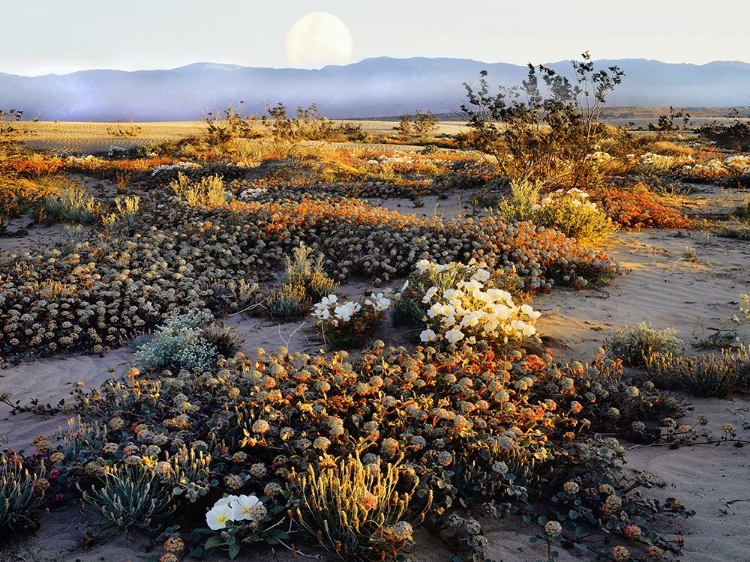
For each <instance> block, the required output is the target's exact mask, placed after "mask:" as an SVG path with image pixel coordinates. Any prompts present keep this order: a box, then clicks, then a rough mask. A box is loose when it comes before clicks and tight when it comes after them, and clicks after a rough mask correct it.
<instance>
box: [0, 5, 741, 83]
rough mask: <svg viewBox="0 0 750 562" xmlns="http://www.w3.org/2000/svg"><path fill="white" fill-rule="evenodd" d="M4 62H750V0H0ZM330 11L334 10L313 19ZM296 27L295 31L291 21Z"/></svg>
mask: <svg viewBox="0 0 750 562" xmlns="http://www.w3.org/2000/svg"><path fill="white" fill-rule="evenodd" d="M2 8H3V23H2V25H0V72H7V73H11V74H21V75H25V76H37V75H42V74H48V73H56V74H64V73H68V72H73V71H77V70H88V69H99V68H110V69H118V70H148V69H157V68H158V69H168V68H176V67H179V66H184V65H187V64H190V63H194V62H215V63H224V64H238V65H242V66H256V67H273V68H288V67H295V68H320V67H322V66H325V65H326V64H347V63H350V62H357V61H360V60H362V59H366V58H371V57H378V56H390V57H398V58H406V57H413V56H424V57H458V58H470V59H474V60H479V61H483V62H509V63H514V64H526V63H528V62H532V63H534V64H544V63H550V62H557V61H561V60H571V59H578V58H580V54H581V53H582V52H583V51H589V52H590V53H591V55H592V57H593V58H594V59H622V58H647V59H656V60H660V61H663V62H672V63H694V64H705V63H707V62H711V61H714V60H735V61H737V60H739V61H745V62H750V40H748V35H750V34H748V31H747V22H748V21H749V20H750V1H749V0H711V1H706V0H701V1H698V0H474V1H473V2H465V1H456V0H377V1H375V0H370V1H365V0H328V1H317V2H316V1H313V0H125V1H114V0H3V1H2ZM316 12H323V13H324V14H329V15H330V16H324V17H322V19H321V17H314V18H312V20H310V18H308V19H307V20H303V21H302V22H300V18H303V16H305V15H306V14H310V13H316ZM290 30H292V32H291V33H290Z"/></svg>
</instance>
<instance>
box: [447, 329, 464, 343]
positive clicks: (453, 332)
mask: <svg viewBox="0 0 750 562" xmlns="http://www.w3.org/2000/svg"><path fill="white" fill-rule="evenodd" d="M463 337H464V333H463V332H462V331H461V330H459V329H457V328H452V329H450V330H448V331H447V332H445V339H446V340H448V341H449V342H450V343H456V342H457V341H459V340H462V339H463Z"/></svg>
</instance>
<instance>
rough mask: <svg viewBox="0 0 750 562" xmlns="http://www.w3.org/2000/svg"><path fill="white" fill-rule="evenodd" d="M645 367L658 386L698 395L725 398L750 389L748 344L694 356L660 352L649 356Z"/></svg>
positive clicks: (749, 353)
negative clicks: (718, 352) (716, 352)
mask: <svg viewBox="0 0 750 562" xmlns="http://www.w3.org/2000/svg"><path fill="white" fill-rule="evenodd" d="M646 369H647V370H648V374H649V377H650V379H651V380H652V381H653V383H654V384H655V385H656V386H658V387H659V388H665V389H671V390H683V391H685V392H689V393H690V394H694V395H696V396H717V397H719V398H726V397H727V396H729V395H730V394H731V393H733V392H747V390H748V387H749V386H750V352H749V351H748V348H747V347H740V348H738V349H735V350H730V349H722V350H721V355H715V354H711V355H699V356H695V357H682V356H679V355H674V354H672V353H657V354H654V355H652V356H651V357H649V358H648V360H647V361H646Z"/></svg>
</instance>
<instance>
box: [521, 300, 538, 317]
mask: <svg viewBox="0 0 750 562" xmlns="http://www.w3.org/2000/svg"><path fill="white" fill-rule="evenodd" d="M521 312H523V313H524V314H525V315H526V316H528V317H529V318H531V319H532V320H536V319H537V318H539V317H540V316H541V315H542V313H541V312H539V311H537V310H534V309H533V308H531V307H530V306H529V305H528V304H522V305H521Z"/></svg>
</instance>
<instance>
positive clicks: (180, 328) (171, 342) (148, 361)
mask: <svg viewBox="0 0 750 562" xmlns="http://www.w3.org/2000/svg"><path fill="white" fill-rule="evenodd" d="M210 319H211V318H210V316H209V315H208V314H207V313H203V312H198V313H194V314H189V315H178V316H174V317H172V318H171V319H170V320H169V321H167V323H166V324H164V325H163V326H160V327H158V328H157V329H156V331H155V332H154V334H153V335H152V336H151V337H150V338H149V339H148V340H147V341H146V342H145V343H144V344H142V345H141V346H140V347H139V348H138V351H136V362H137V363H138V364H139V365H140V366H141V367H144V368H146V369H183V368H184V369H196V368H198V369H201V370H206V369H209V368H210V367H211V366H212V365H213V363H214V360H215V359H216V348H215V347H214V346H213V345H211V344H210V343H209V342H208V340H207V339H206V338H205V337H204V335H203V330H202V329H201V327H200V326H201V325H202V324H204V323H205V322H207V321H209V320H210Z"/></svg>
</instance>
